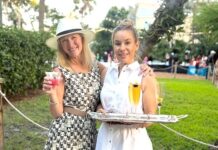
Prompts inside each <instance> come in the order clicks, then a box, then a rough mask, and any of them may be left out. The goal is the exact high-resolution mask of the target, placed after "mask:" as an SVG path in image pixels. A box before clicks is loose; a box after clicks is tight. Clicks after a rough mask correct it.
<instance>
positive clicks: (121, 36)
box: [96, 20, 158, 150]
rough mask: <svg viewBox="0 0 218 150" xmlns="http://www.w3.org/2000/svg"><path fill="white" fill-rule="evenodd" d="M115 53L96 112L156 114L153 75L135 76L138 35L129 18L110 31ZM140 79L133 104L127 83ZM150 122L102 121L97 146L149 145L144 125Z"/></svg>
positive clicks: (116, 149)
mask: <svg viewBox="0 0 218 150" xmlns="http://www.w3.org/2000/svg"><path fill="white" fill-rule="evenodd" d="M112 45H113V50H114V54H115V55H116V58H117V60H118V63H117V65H113V66H111V67H109V68H108V70H107V72H106V76H105V79H104V83H103V87H102V90H101V103H102V107H98V110H97V111H98V112H102V113H119V114H128V113H136V114H155V113H156V108H157V92H158V89H157V82H156V79H155V77H154V76H146V77H144V78H142V77H141V76H138V72H139V70H140V65H139V63H138V62H137V61H136V59H135V58H136V52H137V50H138V48H139V39H138V36H137V32H136V29H135V28H134V27H133V24H132V22H131V21H129V20H124V21H123V22H121V24H120V25H118V26H117V27H116V28H115V29H114V31H113V33H112ZM136 81H137V82H138V83H139V86H141V91H142V92H141V97H140V99H139V104H138V105H137V106H133V105H132V104H131V102H130V101H129V96H128V88H130V87H129V85H130V83H135V82H136ZM149 125H151V124H150V123H145V124H136V123H121V122H104V121H102V123H101V126H100V129H99V132H98V137H97V144H96V150H139V149H146V150H151V149H152V143H151V140H150V138H149V136H148V134H147V131H146V129H145V127H148V126H149Z"/></svg>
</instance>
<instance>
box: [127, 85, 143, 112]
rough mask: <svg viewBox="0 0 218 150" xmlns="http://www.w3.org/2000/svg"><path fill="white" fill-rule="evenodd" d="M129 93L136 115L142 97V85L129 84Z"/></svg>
mask: <svg viewBox="0 0 218 150" xmlns="http://www.w3.org/2000/svg"><path fill="white" fill-rule="evenodd" d="M128 93H129V100H130V103H131V104H132V105H134V107H135V113H136V111H137V110H136V109H137V106H138V104H139V100H140V95H141V85H140V84H139V83H137V82H135V83H129V87H128Z"/></svg>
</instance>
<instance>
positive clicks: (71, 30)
mask: <svg viewBox="0 0 218 150" xmlns="http://www.w3.org/2000/svg"><path fill="white" fill-rule="evenodd" d="M81 30H82V29H70V30H66V31H63V32H60V33H58V34H57V36H60V35H64V34H68V33H71V32H76V31H81Z"/></svg>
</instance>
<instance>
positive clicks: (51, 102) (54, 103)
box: [49, 99, 58, 105]
mask: <svg viewBox="0 0 218 150" xmlns="http://www.w3.org/2000/svg"><path fill="white" fill-rule="evenodd" d="M49 103H50V105H57V104H58V103H57V102H54V101H52V100H51V99H49Z"/></svg>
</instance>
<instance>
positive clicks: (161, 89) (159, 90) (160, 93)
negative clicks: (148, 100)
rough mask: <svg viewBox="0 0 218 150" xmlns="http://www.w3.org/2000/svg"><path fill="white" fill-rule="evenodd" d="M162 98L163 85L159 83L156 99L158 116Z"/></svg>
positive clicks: (163, 92)
mask: <svg viewBox="0 0 218 150" xmlns="http://www.w3.org/2000/svg"><path fill="white" fill-rule="evenodd" d="M164 96H165V91H164V84H163V83H159V85H158V98H157V102H158V105H157V108H158V114H160V110H161V106H162V103H163V99H164Z"/></svg>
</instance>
